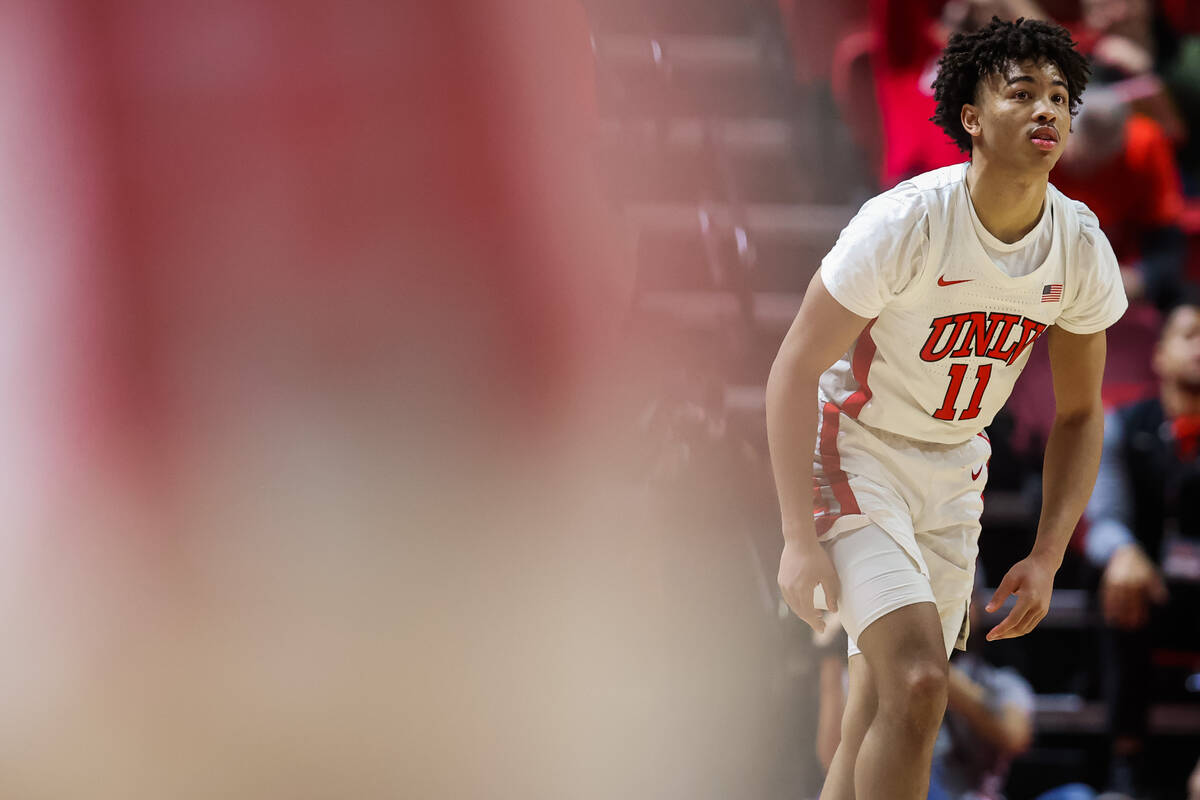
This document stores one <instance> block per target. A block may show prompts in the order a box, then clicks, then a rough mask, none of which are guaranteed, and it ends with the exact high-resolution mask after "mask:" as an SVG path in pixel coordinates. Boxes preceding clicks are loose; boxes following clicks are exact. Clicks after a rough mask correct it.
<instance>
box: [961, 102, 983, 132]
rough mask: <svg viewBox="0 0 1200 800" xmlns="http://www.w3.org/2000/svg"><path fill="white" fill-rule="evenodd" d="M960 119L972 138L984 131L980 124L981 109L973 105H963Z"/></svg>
mask: <svg viewBox="0 0 1200 800" xmlns="http://www.w3.org/2000/svg"><path fill="white" fill-rule="evenodd" d="M958 119H959V121H960V122H961V123H962V126H963V130H965V131H966V132H967V133H968V134H970V135H971V136H978V135H979V134H980V132H981V131H982V130H983V128H982V126H980V124H979V109H978V107H976V106H975V105H973V104H971V103H964V104H963V107H962V111H961V112H960V113H959V116H958Z"/></svg>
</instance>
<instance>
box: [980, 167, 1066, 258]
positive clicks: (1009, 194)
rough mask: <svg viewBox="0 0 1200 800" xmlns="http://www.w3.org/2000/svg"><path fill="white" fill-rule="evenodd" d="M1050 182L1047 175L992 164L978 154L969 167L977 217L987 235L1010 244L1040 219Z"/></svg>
mask: <svg viewBox="0 0 1200 800" xmlns="http://www.w3.org/2000/svg"><path fill="white" fill-rule="evenodd" d="M1048 182H1049V179H1048V176H1046V175H1044V174H1037V173H1035V174H1032V175H1031V174H1029V173H1028V172H1021V173H1017V172H1014V171H1013V170H1010V169H1005V168H1003V167H1000V166H998V165H995V164H989V163H988V160H987V158H986V157H984V155H983V154H982V153H979V152H976V153H975V154H974V156H973V157H972V158H971V164H970V165H969V166H968V167H967V190H968V191H969V192H970V195H971V203H972V204H973V205H974V206H975V214H976V216H978V217H979V221H980V222H981V223H982V224H983V227H985V228H987V231H988V233H990V234H992V236H995V237H996V238H997V239H999V240H1000V241H1002V242H1007V243H1009V244H1011V243H1013V242H1017V241H1020V240H1021V237H1023V236H1025V234H1027V233H1029V232H1030V231H1031V230H1033V229H1034V227H1035V226H1036V225H1037V223H1038V220H1039V219H1041V217H1042V205H1043V204H1044V203H1045V201H1046V184H1047V183H1048Z"/></svg>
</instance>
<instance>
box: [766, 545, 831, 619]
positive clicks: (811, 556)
mask: <svg viewBox="0 0 1200 800" xmlns="http://www.w3.org/2000/svg"><path fill="white" fill-rule="evenodd" d="M818 585H819V586H820V587H821V588H822V590H824V592H825V602H826V603H827V604H828V606H829V610H830V611H837V602H838V597H839V596H840V595H841V590H842V587H841V584H840V583H838V576H837V572H836V571H835V570H834V568H833V561H832V560H830V558H829V554H828V553H826V552H825V548H823V547H822V546H821V544H820V543H819V542H818V541H817V538H816V536H812V537H811V538H808V537H800V538H799V539H794V540H792V541H788V542H785V544H784V545H783V555H782V556H780V558H779V588H780V590H781V591H782V592H783V599H784V601H785V602H786V603H787V604H788V608H790V609H792V612H793V613H794V614H795V615H796V616H797V617H799V618H800V619H802V620H804V621H805V622H807V623H808V624H809V626H810V627H812V629H813V630H815V631H816V632H817V633H823V632H824V631H825V621H824V620H822V619H821V614H820V612H819V611H817V608H816V606H815V605H814V603H813V591H814V590H815V589H816V587H817V586H818Z"/></svg>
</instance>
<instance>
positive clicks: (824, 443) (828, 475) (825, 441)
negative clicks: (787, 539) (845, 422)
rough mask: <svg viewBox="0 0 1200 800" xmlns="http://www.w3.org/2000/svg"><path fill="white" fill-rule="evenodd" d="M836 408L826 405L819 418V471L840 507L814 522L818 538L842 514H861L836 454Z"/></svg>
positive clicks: (838, 455) (831, 404)
mask: <svg viewBox="0 0 1200 800" xmlns="http://www.w3.org/2000/svg"><path fill="white" fill-rule="evenodd" d="M838 414H839V412H838V407H837V406H835V405H834V404H833V403H826V404H825V407H824V409H823V410H822V418H821V447H820V452H821V471H822V472H824V473H825V479H826V480H827V481H829V487H830V488H831V489H833V496H834V498H835V499H836V500H837V501H838V505H839V506H841V508H840V510H839V511H838V513H837V514H829V513H826V514H824V515H823V516H821V517H818V518H817V520H816V523H815V525H816V531H817V535H818V536H823V535H824V534H825V533H826V532H828V531H829V528H830V526H831V525H833V521H834V520H835V519H837V518H838V517H840V516H842V515H844V514H858V513H861V512H860V511H859V508H858V501H857V500H856V499H855V497H854V491H853V490H852V489H851V488H850V479H849V477H847V475H846V473H845V472H843V471H842V457H841V454H839V453H838V448H837V435H838V424H839V421H838Z"/></svg>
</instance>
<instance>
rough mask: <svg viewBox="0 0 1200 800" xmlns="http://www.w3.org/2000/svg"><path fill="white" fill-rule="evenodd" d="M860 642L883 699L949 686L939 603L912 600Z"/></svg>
mask: <svg viewBox="0 0 1200 800" xmlns="http://www.w3.org/2000/svg"><path fill="white" fill-rule="evenodd" d="M858 646H859V648H860V649H861V650H862V653H863V655H864V656H865V657H866V661H867V664H868V665H870V667H871V671H872V674H873V675H874V676H875V681H874V683H875V688H876V691H877V692H878V693H879V698H880V702H881V703H884V702H888V701H889V700H902V701H903V700H905V699H906V698H907V697H909V696H911V695H916V694H921V695H924V694H926V693H928V692H930V691H932V693H933V694H934V695H936V694H937V693H939V692H943V691H944V690H945V681H946V675H947V673H948V670H949V662H948V660H947V658H946V646H945V640H944V636H943V632H942V617H941V616H940V615H939V614H938V609H937V605H936V604H935V603H933V602H928V601H923V602H919V603H912V604H910V605H905V606H902V607H900V608H897V609H896V610H895V611H891V612H889V613H888V614H886V615H884V616H882V617H880V618H879V619H877V620H876V621H875V622H873V623H872V624H871V625H869V626H867V628H866V629H865V630H863V632H862V633H861V634H860V635H859V638H858Z"/></svg>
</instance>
